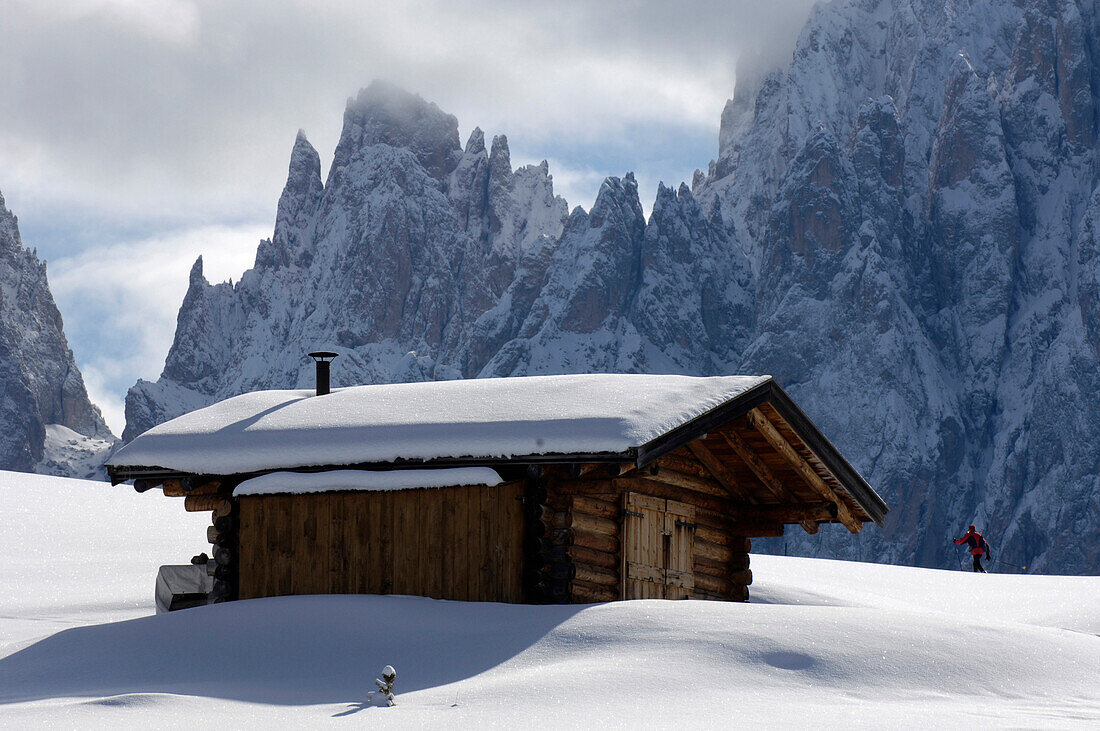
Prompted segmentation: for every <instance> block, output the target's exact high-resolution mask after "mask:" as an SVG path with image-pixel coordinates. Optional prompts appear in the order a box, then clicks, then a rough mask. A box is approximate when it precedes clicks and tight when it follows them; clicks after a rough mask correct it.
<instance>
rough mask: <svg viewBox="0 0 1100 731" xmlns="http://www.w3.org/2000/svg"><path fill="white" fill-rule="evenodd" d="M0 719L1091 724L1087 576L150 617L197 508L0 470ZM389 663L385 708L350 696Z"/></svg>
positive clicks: (304, 724)
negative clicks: (558, 602)
mask: <svg viewBox="0 0 1100 731" xmlns="http://www.w3.org/2000/svg"><path fill="white" fill-rule="evenodd" d="M0 515H3V516H4V529H3V532H2V533H0V550H2V551H3V555H4V561H3V562H0V589H2V591H0V727H4V728H30V727H34V728H42V727H47V728H48V727H56V728H104V727H112V728H118V727H122V728H185V727H186V728H194V727H196V726H199V725H200V724H203V725H215V724H216V725H217V726H218V727H222V728H241V727H262V726H267V727H279V728H282V727H297V728H314V727H318V726H331V727H341V726H344V727H359V726H371V727H399V728H416V727H456V728H471V727H497V728H503V727H515V726H520V725H533V724H536V723H537V724H539V725H540V726H547V727H565V728H592V727H595V726H599V727H604V728H652V727H677V728H683V727H689V728H691V727H707V728H719V727H740V726H744V725H747V724H750V723H755V724H760V725H762V726H765V727H769V728H776V727H795V728H798V727H803V728H805V727H815V728H816V727H820V726H824V727H839V726H842V725H843V726H848V725H851V724H856V725H858V726H859V727H862V728H867V727H873V728H881V727H910V728H924V727H929V726H942V725H946V724H947V723H949V722H950V723H952V724H958V723H960V722H966V721H971V722H973V723H976V724H978V725H979V726H980V727H1015V728H1019V727H1025V728H1036V727H1044V728H1045V727H1074V726H1077V727H1083V728H1084V727H1092V728H1095V727H1097V726H1098V725H1100V684H1098V682H1097V679H1098V678H1100V636H1098V635H1100V578H1093V577H1051V576H1016V575H986V576H981V575H979V576H974V575H972V574H969V573H964V572H961V571H960V572H946V571H933V570H925V569H910V568H899V567H889V566H876V565H867V564H858V563H845V562H837V561H825V560H811V559H797V558H782V557H769V556H754V557H753V574H754V578H755V580H756V583H755V584H754V585H753V587H752V597H753V601H752V603H750V604H747V605H744V604H723V603H715V602H693V601H681V602H671V601H658V600H647V601H633V602H619V603H613V604H604V605H593V606H572V607H527V606H513V605H503V604H474V603H463V602H446V601H434V600H430V599H421V598H414V597H378V596H331V597H284V598H278V599H262V600H253V601H246V602H236V603H232V604H222V605H217V606H211V607H202V608H198V609H190V610H185V611H182V612H175V613H172V614H166V615H159V616H154V615H153V582H154V578H155V573H156V567H157V565H158V564H161V563H181V562H185V561H186V560H187V559H188V558H190V556H191V555H192V554H194V553H197V552H199V551H201V550H204V549H205V548H206V546H205V543H204V542H203V541H204V532H205V525H206V522H207V520H208V516H207V515H206V514H196V515H188V514H186V513H184V512H183V510H182V508H181V505H180V503H179V501H172V500H168V499H165V498H163V497H160V496H159V495H154V494H145V495H137V494H135V493H134V492H133V491H132V490H130V489H129V488H127V487H124V486H119V487H116V488H111V487H109V486H107V485H106V484H103V483H93V482H83V481H79V480H65V479H59V478H49V477H40V476H34V475H22V474H15V473H0ZM386 664H392V665H393V666H394V667H395V668H396V669H397V673H398V676H397V688H396V690H397V706H396V707H394V708H385V707H382V705H381V704H380V703H378V702H376V701H372V700H370V699H368V696H367V693H368V692H369V691H370V690H371V689H372V688H373V687H374V678H376V677H378V675H379V672H380V671H381V669H382V667H383V666H384V665H386Z"/></svg>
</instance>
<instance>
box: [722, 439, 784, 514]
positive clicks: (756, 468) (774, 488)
mask: <svg viewBox="0 0 1100 731" xmlns="http://www.w3.org/2000/svg"><path fill="white" fill-rule="evenodd" d="M722 438H723V439H725V440H726V444H728V445H729V446H730V449H732V450H733V451H734V452H735V453H736V454H737V456H738V457H740V458H741V461H742V462H744V463H745V464H746V465H747V466H748V468H749V469H750V470H752V473H753V474H754V475H756V478H757V479H758V480H760V482H762V483H764V487H766V488H768V492H770V493H771V494H772V495H773V496H774V497H775V498H776V499H777V500H786V501H789V500H790V499H791V498H790V496H789V495H788V494H787V490H786V489H785V488H784V487H783V483H782V482H780V481H779V478H777V477H776V476H775V474H774V473H773V472H772V470H771V467H768V465H767V464H766V463H765V462H764V460H762V459H760V455H759V454H757V453H756V452H754V451H752V447H750V446H749V445H748V443H747V442H746V441H745V440H744V439H742V438H741V435H740V434H738V433H737V432H730V431H726V432H722Z"/></svg>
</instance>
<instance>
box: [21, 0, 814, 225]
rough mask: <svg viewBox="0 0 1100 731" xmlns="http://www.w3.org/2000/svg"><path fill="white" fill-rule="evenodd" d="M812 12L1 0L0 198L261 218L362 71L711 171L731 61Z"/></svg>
mask: <svg viewBox="0 0 1100 731" xmlns="http://www.w3.org/2000/svg"><path fill="white" fill-rule="evenodd" d="M761 5H767V8H766V9H761V7H760V6H761ZM808 6H809V1H808V0H787V1H786V2H778V3H767V4H760V3H755V2H748V1H747V0H735V1H734V2H713V1H708V0H691V1H688V2H683V3H676V4H671V3H656V2H654V3H644V2H614V1H612V2H603V3H588V2H575V1H569V0H567V1H566V2H562V3H535V2H497V1H496V0H490V1H488V2H484V1H483V2H470V1H468V0H467V1H463V0H457V1H454V0H452V1H450V2H444V1H443V0H438V1H434V2H427V1H425V0H412V1H410V2H402V3H361V2H350V1H349V2H312V1H311V2H278V3H249V2H243V0H236V1H235V0H219V1H217V2H214V1H210V2H185V1H184V0H156V1H155V2H149V1H148V0H78V1H77V2H70V1H66V2H61V1H60V0H50V1H49V2H41V0H35V2H29V1H17V2H15V3H14V4H11V3H9V4H8V5H7V6H6V8H5V9H4V10H3V11H2V12H3V13H4V15H5V16H6V17H4V18H3V22H0V69H3V71H0V83H2V88H0V93H2V94H3V98H4V99H5V103H4V105H3V106H2V107H0V129H2V130H3V131H4V134H3V136H2V137H3V140H2V142H0V175H2V177H0V187H2V188H3V189H4V190H5V193H6V194H8V195H9V197H10V198H11V199H12V201H13V204H15V205H19V206H20V209H21V210H24V215H27V213H29V212H31V211H32V210H35V208H36V207H43V208H44V207H47V206H46V205H45V204H44V203H41V202H40V201H42V200H43V199H50V200H51V201H52V204H51V205H52V207H53V208H55V209H56V208H62V207H67V208H69V209H71V210H86V211H89V212H91V211H95V212H98V213H100V214H106V213H110V214H113V215H115V216H117V217H119V218H126V217H132V216H146V217H150V218H157V217H164V218H170V219H173V220H179V219H183V218H186V219H192V220H193V221H196V222H201V223H218V222H221V221H222V220H224V218H225V217H227V216H233V217H236V218H237V220H240V217H241V216H242V213H243V212H247V213H248V214H249V215H250V216H251V217H252V220H259V218H260V217H261V215H262V216H264V217H266V216H268V215H269V212H270V210H271V207H272V206H273V203H274V200H275V199H277V197H278V194H279V189H280V186H281V184H282V182H283V180H284V179H285V166H286V159H287V156H288V154H289V150H290V146H291V144H292V142H293V139H294V134H295V132H296V131H297V129H298V128H299V127H302V128H305V129H306V130H307V132H309V134H310V139H311V140H312V141H313V142H314V144H315V145H317V146H318V149H320V150H321V151H322V157H323V158H327V157H328V155H327V154H325V151H329V153H330V152H331V150H332V149H333V148H334V146H335V143H336V140H337V137H338V135H339V127H340V123H341V113H342V107H343V104H344V101H345V99H346V98H347V97H348V96H349V95H354V93H355V92H356V91H357V90H358V89H359V88H360V87H362V86H365V85H366V84H367V83H368V82H369V81H370V80H371V79H372V78H375V77H382V78H386V79H389V80H391V81H393V82H395V83H398V84H401V85H403V86H405V87H407V88H409V89H411V90H413V91H416V92H418V93H420V94H421V95H423V96H424V97H425V98H428V99H431V100H433V101H436V102H437V103H438V104H439V105H440V106H441V107H442V108H444V109H446V110H448V111H451V112H453V113H455V114H456V115H457V116H458V118H459V120H460V121H461V122H462V124H463V126H464V128H466V129H469V128H472V127H473V126H474V125H480V126H481V127H482V128H483V129H487V130H488V129H492V130H495V131H498V132H507V133H508V134H509V136H510V138H511V139H512V141H513V143H518V142H520V141H521V140H522V142H523V143H524V144H525V145H526V146H527V147H528V148H531V149H535V148H538V149H539V150H540V151H541V152H540V156H541V157H556V158H558V159H562V158H563V157H564V156H563V155H562V154H561V153H560V152H556V151H555V148H556V147H557V146H558V145H559V143H560V142H561V141H563V140H566V141H571V142H574V143H577V144H579V145H594V144H599V143H601V142H606V141H608V140H615V139H616V138H617V137H623V136H624V135H627V134H630V133H631V131H632V130H637V129H645V128H668V127H674V128H677V129H680V130H684V131H685V132H687V133H690V134H701V135H709V136H710V139H711V141H712V142H711V153H710V155H708V158H709V157H710V156H713V153H714V150H715V148H716V146H717V143H716V139H717V124H718V117H719V114H720V112H721V108H722V105H723V103H724V101H725V99H726V98H727V97H729V96H730V93H731V92H732V88H733V81H734V67H735V63H736V60H737V58H738V56H739V55H740V54H741V53H742V52H745V51H746V49H748V50H750V51H752V52H754V53H756V52H758V51H756V50H753V49H767V48H772V49H778V48H787V49H788V50H789V47H790V44H791V40H792V39H793V35H794V29H795V28H797V27H798V25H799V24H800V23H801V20H802V19H803V18H804V17H805V14H806V8H808ZM781 38H782V39H783V40H780V39H781ZM326 162H327V160H326ZM565 162H566V163H567V164H570V165H573V166H574V167H576V166H578V165H580V164H582V163H583V161H582V160H565ZM706 162H707V159H700V160H694V161H692V163H691V165H692V166H700V167H705V165H706ZM683 166H684V165H683V164H682V163H681V165H680V167H683ZM9 191H10V192H9ZM570 202H571V203H579V204H582V205H589V204H590V203H591V201H590V200H589V201H570Z"/></svg>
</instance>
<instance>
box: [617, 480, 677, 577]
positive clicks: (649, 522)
mask: <svg viewBox="0 0 1100 731" xmlns="http://www.w3.org/2000/svg"><path fill="white" fill-rule="evenodd" d="M623 501H624V505H625V509H624V511H623V515H624V520H623V576H624V578H625V581H624V582H623V596H624V598H626V599H685V598H687V597H689V596H691V592H692V590H693V589H694V588H695V577H694V574H693V573H692V567H691V556H692V543H693V541H694V536H695V533H694V522H695V507H694V506H693V505H688V504H686V503H679V502H676V501H675V500H663V499H660V498H654V497H650V496H648V495H639V494H637V493H627V494H626V495H624V496H623Z"/></svg>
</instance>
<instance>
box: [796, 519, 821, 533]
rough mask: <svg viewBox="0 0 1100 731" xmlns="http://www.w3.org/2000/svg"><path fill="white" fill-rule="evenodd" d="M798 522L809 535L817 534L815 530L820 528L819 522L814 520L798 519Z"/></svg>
mask: <svg viewBox="0 0 1100 731" xmlns="http://www.w3.org/2000/svg"><path fill="white" fill-rule="evenodd" d="M798 524H799V525H800V526H802V529H803V530H805V531H806V532H807V533H809V534H810V535H811V536H815V535H817V532H818V531H819V530H821V524H820V523H818V522H817V521H815V520H800V521H798Z"/></svg>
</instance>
